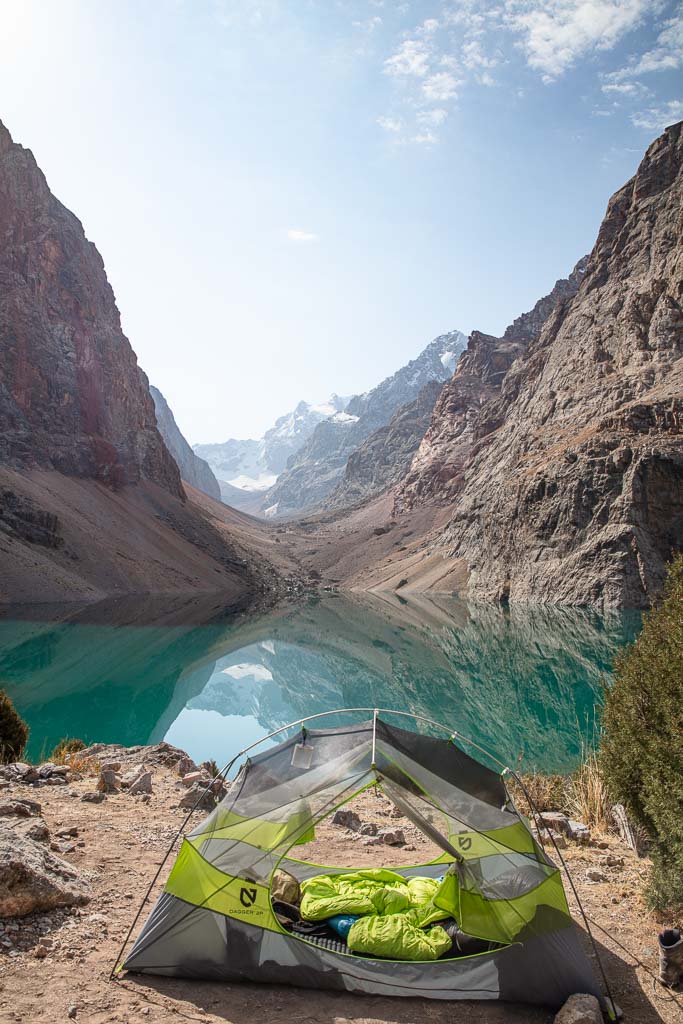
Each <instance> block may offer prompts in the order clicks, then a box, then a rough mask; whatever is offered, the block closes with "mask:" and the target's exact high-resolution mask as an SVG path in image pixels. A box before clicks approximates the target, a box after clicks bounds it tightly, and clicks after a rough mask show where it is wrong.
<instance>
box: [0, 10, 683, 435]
mask: <svg viewBox="0 0 683 1024" xmlns="http://www.w3.org/2000/svg"><path fill="white" fill-rule="evenodd" d="M0 46H1V52H2V60H1V61H0V119H2V121H3V122H4V124H5V125H6V127H7V128H8V129H9V130H10V132H11V133H12V135H13V137H14V139H15V141H17V142H20V143H21V144H22V145H24V146H26V147H28V148H30V149H31V150H32V151H33V153H34V154H35V156H36V159H37V161H38V163H39V165H40V166H41V168H42V169H43V171H44V172H45V174H46V177H47V180H48V182H49V184H50V187H51V188H52V191H53V192H54V193H55V195H57V196H58V197H59V199H61V200H62V202H64V203H65V204H66V205H67V206H68V207H69V208H70V209H71V210H73V212H74V213H76V215H77V216H78V217H79V218H80V219H81V221H82V222H83V225H84V228H85V232H86V234H87V236H88V238H90V239H91V240H92V241H93V242H94V243H95V244H96V245H97V247H98V249H99V251H100V252H101V254H102V256H103V259H104V262H105V266H106V268H107V274H108V277H109V280H110V282H111V284H112V287H113V289H114V292H115V294H116V298H117V304H118V306H119V309H120V311H121V317H122V324H123V329H124V331H125V333H126V335H127V336H128V337H129V339H130V341H131V344H132V346H133V348H134V350H135V351H136V353H137V355H138V359H139V361H140V364H141V366H142V367H143V369H144V370H145V371H146V373H147V374H148V376H149V378H150V380H151V382H152V383H154V384H156V386H157V387H159V388H160V389H161V390H162V391H163V393H164V394H165V396H166V398H167V399H168V401H169V403H170V405H171V408H172V409H173V411H174V413H175V416H176V419H177V421H178V424H179V425H180V427H181V429H182V431H183V432H184V434H185V436H186V437H187V438H188V440H189V441H190V442H191V443H197V442H208V441H224V440H226V439H227V438H228V437H258V436H260V435H261V434H262V433H263V431H264V430H265V429H266V428H267V427H269V426H270V425H271V424H272V422H273V420H274V418H275V417H276V416H278V415H281V414H283V413H285V412H287V411H288V410H289V409H291V408H293V407H294V406H295V405H296V403H297V402H298V401H299V400H300V399H306V400H308V401H319V400H322V399H324V398H326V397H327V396H328V395H329V394H331V393H332V392H337V393H338V394H349V395H350V394H353V393H357V392H361V391H364V390H366V389H368V388H370V387H372V386H373V385H374V384H376V383H378V382H379V381H380V380H381V379H382V378H383V377H385V376H387V375H389V374H391V373H393V372H394V371H395V370H396V369H398V368H399V367H400V366H401V365H403V364H404V363H405V362H407V361H408V360H409V359H411V358H414V357H415V356H416V355H417V354H418V353H419V352H420V351H421V349H422V348H423V347H424V346H425V345H426V344H427V343H428V342H429V341H431V340H432V338H434V337H436V336H437V335H439V334H443V333H445V332H447V331H450V330H454V329H458V330H462V331H464V332H466V333H469V332H470V331H471V330H473V329H475V328H476V329H478V330H482V331H485V332H487V333H493V334H496V333H500V332H501V331H502V330H503V329H504V328H505V326H506V325H507V324H508V323H509V322H510V321H511V320H513V319H514V317H516V316H518V315H519V314H520V313H522V312H523V311H525V310H526V309H528V308H530V307H531V306H532V305H533V304H534V302H535V301H536V300H537V299H538V298H539V297H540V296H541V295H543V294H545V293H546V292H548V291H549V289H550V288H551V287H552V285H553V283H554V281H555V280H556V279H557V278H558V277H561V276H565V275H566V274H567V273H568V272H569V271H570V270H571V268H572V266H573V264H574V263H575V262H576V261H577V260H578V259H579V258H580V257H581V256H582V255H583V254H584V253H585V252H587V251H589V250H590V248H591V247H592V245H593V243H594V241H595V237H596V234H597V230H598V228H599V225H600V221H601V219H602V216H603V214H604V211H605V208H606V205H607V201H608V199H609V197H610V195H611V194H612V193H613V192H614V191H615V190H616V189H617V188H619V187H620V186H621V185H622V184H623V183H624V182H625V181H626V180H627V179H628V178H629V177H630V176H631V175H632V174H633V172H634V171H635V169H636V167H637V165H638V163H639V161H640V159H641V157H642V154H643V152H644V150H645V148H646V147H647V145H648V144H649V143H650V142H651V141H652V139H654V138H655V137H656V136H657V135H658V134H659V133H660V132H661V131H662V130H663V128H664V127H665V126H666V125H667V124H671V123H673V122H675V121H677V120H680V119H681V118H683V4H680V3H678V4H677V3H671V2H665V0H661V2H660V0H435V2H416V0H415V2H400V0H398V2H397V0H234V2H233V0H184V2H183V0H167V2H162V0H146V2H145V3H140V2H138V0H131V2H128V0H59V2H58V3H57V2H45V0H0Z"/></svg>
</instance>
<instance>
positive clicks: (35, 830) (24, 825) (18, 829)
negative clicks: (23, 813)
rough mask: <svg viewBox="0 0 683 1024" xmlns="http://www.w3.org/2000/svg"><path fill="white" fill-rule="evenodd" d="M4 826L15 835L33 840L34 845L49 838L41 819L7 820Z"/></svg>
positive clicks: (46, 828)
mask: <svg viewBox="0 0 683 1024" xmlns="http://www.w3.org/2000/svg"><path fill="white" fill-rule="evenodd" d="M6 824H7V825H8V826H9V827H10V828H11V829H12V831H13V832H14V833H15V834H16V835H18V836H23V838H24V839H33V840H34V841H35V842H36V843H44V842H46V840H48V839H49V838H50V832H49V829H48V827H47V825H46V824H45V822H44V821H43V819H42V818H35V817H31V818H9V819H8V820H7V822H6Z"/></svg>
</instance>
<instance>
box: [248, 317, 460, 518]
mask: <svg viewBox="0 0 683 1024" xmlns="http://www.w3.org/2000/svg"><path fill="white" fill-rule="evenodd" d="M465 343H466V338H465V335H464V334H462V333H461V332H460V331H451V332H450V333H449V334H444V335H441V336H440V337H438V338H435V339H434V341H432V342H431V343H430V344H429V345H427V347H426V348H425V349H424V350H423V351H422V352H421V353H420V355H419V356H418V357H417V358H416V359H412V360H411V361H410V362H409V363H408V364H407V365H406V366H403V367H401V369H400V370H398V371H397V372H396V373H394V374H393V375H392V376H391V377H387V378H386V379H385V380H383V381H382V382H381V383H380V384H378V385H377V387H375V388H373V389H372V390H371V391H368V392H366V393H365V394H363V395H356V396H354V397H353V398H352V399H351V400H350V401H349V403H348V405H347V406H346V409H345V411H344V412H343V413H341V414H337V415H336V416H334V417H332V418H330V419H326V420H324V421H323V422H322V423H319V424H318V426H317V427H316V428H315V430H314V431H313V433H312V434H311V436H310V437H309V439H308V441H307V442H306V443H305V444H304V445H303V446H302V447H301V448H300V449H299V451H298V453H297V454H296V455H295V456H294V457H293V458H292V459H290V461H289V463H288V465H287V468H286V470H285V471H284V472H283V473H282V475H281V476H280V477H279V478H278V480H277V483H276V484H275V485H274V486H273V487H271V488H270V490H269V491H268V492H267V493H266V495H265V497H264V502H263V504H264V508H265V510H266V515H277V516H283V515H294V514H297V513H300V512H303V511H304V510H308V509H311V508H314V507H315V506H316V505H319V504H320V503H321V502H322V501H323V500H324V499H325V498H326V497H327V496H328V495H329V494H330V493H331V492H332V491H333V490H334V488H335V487H336V485H337V484H338V483H340V481H341V479H342V477H343V475H344V472H345V469H346V464H347V461H348V459H349V457H350V456H351V455H352V454H353V453H354V452H355V451H356V449H357V448H359V447H360V445H362V444H363V443H364V442H365V441H366V440H367V439H368V437H369V436H370V435H371V434H372V433H373V432H374V431H376V430H378V429H379V428H380V427H384V426H386V425H387V424H388V423H389V421H390V420H391V418H392V416H393V415H394V413H396V412H397V411H398V410H399V409H400V408H402V407H403V406H406V405H408V404H410V403H411V402H414V401H415V399H416V398H417V396H418V395H419V393H420V391H421V390H422V388H424V387H425V385H427V384H430V383H431V382H433V381H439V382H443V381H445V380H447V379H448V378H449V377H450V376H451V374H452V373H453V368H454V367H455V365H456V362H457V360H458V358H459V356H460V353H461V352H462V351H463V349H464V347H465Z"/></svg>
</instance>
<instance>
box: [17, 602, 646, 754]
mask: <svg viewBox="0 0 683 1024" xmlns="http://www.w3.org/2000/svg"><path fill="white" fill-rule="evenodd" d="M639 626H640V617H639V615H638V614H637V613H613V614H607V615H601V614H598V613H596V612H591V611H579V610H573V609H571V610H570V609H556V608H548V607H535V608H528V607H527V608H524V609H522V608H520V607H513V608H509V609H508V608H501V607H498V606H493V605H471V604H467V603H464V602H462V601H460V600H457V599H454V598H446V597H427V596H424V595H420V596H417V595H410V596H409V597H406V598H403V597H398V596H397V595H390V596H387V597H386V598H384V597H374V596H372V597H371V596H363V597H362V598H355V597H352V596H337V595H330V596H326V597H324V598H320V599H310V600H308V601H307V602H306V603H304V604H300V605H296V606H286V607H280V608H278V609H276V610H274V611H272V612H270V613H267V614H262V615H256V616H254V615H253V614H252V615H249V616H245V615H242V616H237V617H235V616H234V615H231V614H230V613H229V612H227V611H226V610H224V609H223V608H222V607H221V603H220V600H219V599H217V598H202V599H189V600H186V599H182V598H175V599H167V600H158V599H157V600H151V599H143V598H141V599H125V600H111V601H105V602H101V603H99V604H96V605H90V606H87V607H84V608H72V607H70V606H59V607H55V608H47V607H40V608H38V609H36V608H35V607H33V608H27V607H26V608H25V607H11V606H10V607H5V608H4V609H2V611H0V687H1V688H3V689H5V690H6V691H7V692H8V693H9V694H10V696H11V697H12V699H13V700H14V702H15V704H16V707H17V709H18V711H19V712H20V714H21V715H22V716H23V717H24V718H25V719H26V721H27V722H28V723H29V725H30V728H31V735H30V746H29V750H28V755H29V756H30V757H31V758H34V759H35V758H39V757H41V756H47V755H48V754H49V752H50V751H51V750H52V748H53V747H54V746H55V744H56V743H57V742H58V741H59V740H60V739H61V738H62V737H64V736H76V737H79V738H80V739H82V740H84V741H86V742H88V743H90V742H96V741H102V742H109V743H114V742H117V743H124V744H127V745H132V744H138V743H156V742H158V741H160V740H162V739H165V740H167V741H168V742H170V743H174V744H176V745H177V746H179V747H182V748H183V749H185V750H187V751H188V753H189V754H190V755H191V756H192V757H193V758H194V759H195V760H197V761H201V760H204V759H205V758H207V757H213V758H215V759H216V761H217V762H218V763H219V765H223V764H225V763H227V762H228V761H229V760H230V759H231V758H232V757H233V756H234V755H235V754H236V753H237V752H238V751H239V750H241V749H243V748H244V747H245V746H247V745H248V744H250V743H252V742H253V741H254V740H257V739H259V738H260V737H262V736H266V735H267V734H268V733H270V732H272V731H273V730H275V729H278V728H279V727H280V726H283V725H285V724H287V723H288V722H291V721H294V720H296V719H300V718H302V717H303V716H306V715H311V714H315V713H316V712H319V711H329V710H334V709H337V708H347V707H383V708H392V709H396V710H400V711H410V712H414V713H417V714H420V715H424V716H426V717H428V718H432V719H436V720H437V721H438V722H442V723H443V724H444V725H446V726H448V727H449V728H451V729H453V730H457V731H458V732H459V733H462V734H463V735H464V736H468V737H470V738H471V739H473V740H475V741H476V742H478V743H480V744H481V745H483V746H484V747H486V748H487V749H489V750H490V751H491V752H492V753H494V754H495V755H496V756H497V757H498V758H499V759H500V760H501V761H503V762H505V763H506V764H509V765H510V766H515V767H517V766H522V767H523V768H525V769H528V768H531V767H537V768H540V769H544V770H548V771H550V770H557V771H560V770H564V769H569V768H571V767H572V766H573V765H574V764H575V763H576V761H577V759H578V757H579V754H580V751H581V746H582V743H583V742H588V743H590V742H591V741H592V740H593V738H594V737H595V734H596V715H597V714H599V707H598V710H596V707H597V706H598V705H599V700H600V692H601V679H603V678H607V677H608V676H609V672H610V668H611V664H612V660H613V658H614V655H615V654H616V652H617V651H618V650H619V649H620V648H621V647H623V645H624V644H626V643H628V642H630V641H632V640H633V639H634V638H635V636H636V635H637V632H638V629H639ZM366 717H368V716H367V715H362V716H361V715H359V716H358V719H359V720H360V718H366ZM324 722H326V723H327V724H334V717H332V718H328V719H325V720H324ZM321 724H322V723H321ZM409 727H411V726H409ZM271 742H275V741H271Z"/></svg>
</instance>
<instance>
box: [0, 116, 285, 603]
mask: <svg viewBox="0 0 683 1024" xmlns="http://www.w3.org/2000/svg"><path fill="white" fill-rule="evenodd" d="M269 547H270V548H271V549H274V548H275V543H274V541H273V542H272V543H269V538H267V537H264V536H263V532H262V531H259V530H255V529H254V526H253V524H252V523H251V522H249V521H247V520H246V517H244V516H239V515H238V514H237V513H233V512H232V510H230V509H227V508H225V507H224V506H220V505H217V503H216V502H212V501H209V500H208V499H207V498H204V495H202V494H199V493H198V492H197V491H195V490H193V489H192V488H191V487H188V492H187V494H186V493H185V490H184V489H183V486H182V484H181V480H180V473H179V471H178V467H177V465H176V463H175V462H174V460H173V457H172V456H171V454H170V453H169V451H168V449H167V447H166V445H165V444H164V441H163V439H162V437H161V434H160V433H159V430H158V429H157V421H156V415H155V410H154V402H153V400H152V397H151V395H150V392H149V387H148V383H147V378H146V377H145V375H144V373H142V371H141V370H140V369H139V367H138V365H137V360H136V357H135V354H134V352H133V350H132V349H131V346H130V344H129V343H128V341H127V339H126V338H125V337H124V335H123V334H122V332H121V324H120V320H119V314H118V310H117V308H116V305H115V301H114V296H113V293H112V290H111V288H110V286H109V283H108V281H107V277H106V274H105V270H104V266H103V263H102V260H101V258H100V256H99V254H98V252H97V250H96V249H95V247H94V246H93V245H92V244H91V243H90V242H88V241H87V239H86V238H85V235H84V233H83V228H82V226H81V224H80V222H79V221H78V220H77V219H76V217H74V216H73V214H71V213H70V212H69V211H68V210H67V209H65V208H64V207H63V206H62V204H61V203H60V202H58V200H57V199H55V198H54V196H53V195H52V194H51V193H50V190H49V189H48V186H47V183H46V181H45V178H44V176H43V174H42V173H41V171H40V170H39V168H38V167H37V165H36V162H35V160H34V158H33V156H32V154H31V153H30V152H29V151H28V150H26V149H23V148H22V147H21V146H18V145H15V144H14V143H13V142H12V140H11V138H10V135H9V133H8V132H7V131H6V129H5V128H4V127H3V126H2V125H0V604H3V603H12V602H17V601H19V602H33V601H39V602H44V601H48V602H53V601H93V600H99V599H101V598H103V597H105V596H107V595H114V594H116V595H120V594H132V593H135V594H141V593H151V594H160V593H166V594H172V593H175V594H177V593H187V592H195V593H196V592H201V591H204V592H212V593H220V594H221V599H222V600H224V601H225V602H226V604H228V603H229V604H233V603H238V602H249V601H252V600H253V598H254V596H255V595H257V594H262V595H264V600H270V599H271V597H270V595H271V594H272V593H273V592H275V591H276V590H277V588H278V587H279V586H280V572H279V571H278V569H276V568H275V567H274V566H273V565H272V563H271V562H270V561H269V560H268V556H267V554H266V551H267V549H268V548H269ZM257 549H258V554H257V553H256V552H257ZM276 558H277V559H278V560H279V562H280V563H282V561H283V559H282V556H281V555H280V553H279V550H277V553H276ZM285 571H289V565H288V564H287V566H286V569H285Z"/></svg>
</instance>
